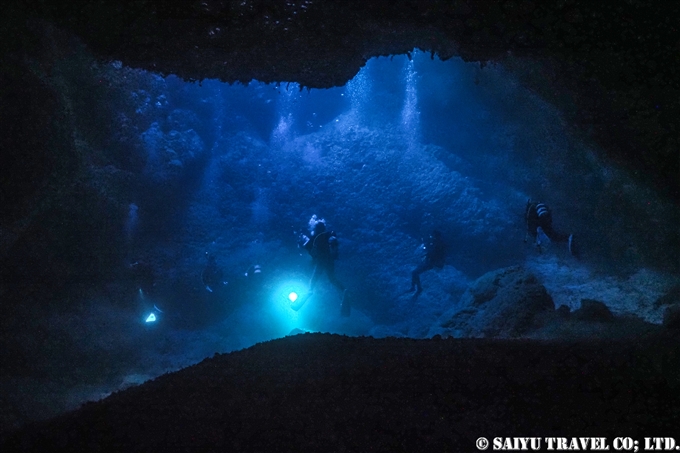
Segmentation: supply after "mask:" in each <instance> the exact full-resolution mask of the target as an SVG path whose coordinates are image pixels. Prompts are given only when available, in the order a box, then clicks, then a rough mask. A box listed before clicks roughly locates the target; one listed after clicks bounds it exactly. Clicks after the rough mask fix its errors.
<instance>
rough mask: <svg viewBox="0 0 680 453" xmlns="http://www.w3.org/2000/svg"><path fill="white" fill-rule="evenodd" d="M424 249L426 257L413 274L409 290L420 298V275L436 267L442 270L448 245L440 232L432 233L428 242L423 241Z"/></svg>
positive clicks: (421, 288) (421, 289)
mask: <svg viewBox="0 0 680 453" xmlns="http://www.w3.org/2000/svg"><path fill="white" fill-rule="evenodd" d="M422 247H423V250H424V251H425V256H423V261H422V262H421V263H420V265H418V267H416V268H415V269H414V270H413V272H411V289H409V290H408V292H412V291H413V290H415V291H416V292H415V296H418V295H419V294H420V293H421V292H422V291H423V287H422V285H421V284H420V274H422V273H423V272H425V271H429V270H430V269H433V268H435V267H436V268H437V269H441V268H443V267H444V264H445V263H446V244H445V243H444V240H443V239H442V233H441V232H440V231H439V230H434V231H432V234H430V236H429V237H428V240H427V242H425V241H423V246H422Z"/></svg>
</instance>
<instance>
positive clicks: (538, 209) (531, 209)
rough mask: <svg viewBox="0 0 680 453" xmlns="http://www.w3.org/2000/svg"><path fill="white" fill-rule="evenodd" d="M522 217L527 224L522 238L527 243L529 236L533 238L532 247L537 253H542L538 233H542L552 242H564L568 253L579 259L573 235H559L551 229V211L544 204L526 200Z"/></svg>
mask: <svg viewBox="0 0 680 453" xmlns="http://www.w3.org/2000/svg"><path fill="white" fill-rule="evenodd" d="M524 217H525V220H526V222H527V234H526V235H525V236H524V242H527V240H528V238H529V236H531V237H532V238H534V245H535V246H536V248H537V249H538V251H539V252H542V249H541V236H540V233H543V234H545V235H546V236H547V237H548V239H550V240H551V241H552V242H560V243H562V242H566V243H567V248H568V249H569V253H570V254H571V255H572V256H573V257H575V258H578V257H579V254H578V249H577V248H576V243H575V242H574V235H573V234H564V233H560V232H558V231H555V229H553V226H552V211H551V210H550V208H549V207H548V206H547V205H546V204H544V203H540V202H535V201H531V198H530V199H529V200H527V207H526V212H525V214H524Z"/></svg>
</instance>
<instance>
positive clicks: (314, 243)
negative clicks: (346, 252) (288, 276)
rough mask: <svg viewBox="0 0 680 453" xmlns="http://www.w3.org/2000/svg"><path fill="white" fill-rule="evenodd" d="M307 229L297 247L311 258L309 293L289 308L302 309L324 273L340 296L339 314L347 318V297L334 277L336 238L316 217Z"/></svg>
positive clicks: (336, 256) (348, 304)
mask: <svg viewBox="0 0 680 453" xmlns="http://www.w3.org/2000/svg"><path fill="white" fill-rule="evenodd" d="M309 227H310V236H309V237H308V236H307V235H305V234H302V235H300V238H299V242H298V245H299V246H300V247H302V248H304V249H305V250H307V252H308V253H309V255H310V256H311V257H312V262H313V264H314V272H313V274H312V278H311V279H310V282H309V293H307V294H306V295H305V296H303V297H300V298H299V299H298V301H297V302H296V303H295V304H293V305H292V306H291V308H292V309H293V310H295V311H297V310H299V309H300V308H302V306H303V305H304V304H305V302H307V300H309V298H310V297H312V296H313V295H314V287H315V286H316V284H317V283H318V281H319V277H321V274H322V273H324V272H325V273H326V275H327V276H328V280H329V281H330V282H331V284H333V286H335V287H336V288H337V289H338V291H340V293H341V294H342V304H341V306H340V314H341V315H342V316H349V315H350V311H351V307H350V303H349V300H348V297H347V290H346V289H345V286H344V285H343V284H342V283H341V282H340V281H339V280H338V278H337V277H336V276H335V260H336V259H338V238H337V236H336V235H335V232H333V231H327V230H326V221H325V220H323V219H319V218H317V217H316V215H313V216H312V218H311V219H310V220H309Z"/></svg>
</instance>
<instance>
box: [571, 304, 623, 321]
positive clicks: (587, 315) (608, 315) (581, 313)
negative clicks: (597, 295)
mask: <svg viewBox="0 0 680 453" xmlns="http://www.w3.org/2000/svg"><path fill="white" fill-rule="evenodd" d="M574 316H575V317H576V319H578V320H581V321H599V322H609V321H613V320H614V314H613V313H612V312H611V310H609V308H608V307H607V306H606V305H605V304H604V302H600V301H599V300H593V299H581V308H579V309H578V310H576V311H575V312H574Z"/></svg>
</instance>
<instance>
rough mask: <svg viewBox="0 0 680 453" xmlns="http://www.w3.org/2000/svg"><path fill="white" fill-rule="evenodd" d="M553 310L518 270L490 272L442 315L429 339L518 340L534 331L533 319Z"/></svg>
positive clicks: (530, 278) (544, 293)
mask: <svg viewBox="0 0 680 453" xmlns="http://www.w3.org/2000/svg"><path fill="white" fill-rule="evenodd" d="M554 309H555V305H554V303H553V300H552V298H551V297H550V295H549V294H548V292H547V291H546V289H545V287H544V286H543V285H542V284H541V283H539V281H538V280H537V279H536V277H535V276H534V275H533V274H531V273H529V272H527V271H526V270H525V269H523V268H522V267H520V266H513V267H507V268H503V269H499V270H496V271H492V272H489V273H487V274H485V275H483V276H481V277H480V278H479V279H477V280H476V281H475V282H474V283H473V284H472V285H470V287H469V288H468V289H467V290H466V291H465V293H464V294H463V296H462V297H461V299H460V301H459V302H458V304H456V305H455V306H454V307H452V308H451V309H450V310H448V311H447V312H446V313H444V314H443V315H442V316H441V317H440V319H439V322H438V324H437V325H436V326H434V327H433V328H432V329H430V332H429V335H430V336H432V335H442V336H453V337H505V338H508V337H519V336H522V335H524V334H525V333H527V332H529V331H530V330H532V328H534V327H535V318H536V315H538V314H541V313H545V312H552V311H553V310H554Z"/></svg>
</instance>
